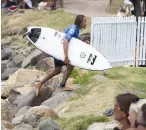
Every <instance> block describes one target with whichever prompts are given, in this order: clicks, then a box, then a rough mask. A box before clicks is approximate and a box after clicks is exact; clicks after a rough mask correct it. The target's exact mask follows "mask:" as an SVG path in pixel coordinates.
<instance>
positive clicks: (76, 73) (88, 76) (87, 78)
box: [71, 69, 96, 85]
mask: <svg viewBox="0 0 146 130" xmlns="http://www.w3.org/2000/svg"><path fill="white" fill-rule="evenodd" d="M95 74H96V73H95V72H94V71H88V72H87V73H85V74H84V75H80V70H79V69H74V70H73V72H72V74H71V77H72V78H74V83H75V84H81V85H84V84H88V83H90V82H91V80H92V78H93V76H94V75H95Z"/></svg>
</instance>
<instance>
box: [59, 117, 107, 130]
mask: <svg viewBox="0 0 146 130" xmlns="http://www.w3.org/2000/svg"><path fill="white" fill-rule="evenodd" d="M107 121H108V118H106V117H97V116H92V115H91V116H78V117H73V118H69V119H68V118H59V119H58V120H56V122H57V123H58V124H59V125H60V126H61V127H62V129H63V130H86V129H87V128H88V127H89V125H91V124H93V123H95V122H96V123H97V122H107Z"/></svg>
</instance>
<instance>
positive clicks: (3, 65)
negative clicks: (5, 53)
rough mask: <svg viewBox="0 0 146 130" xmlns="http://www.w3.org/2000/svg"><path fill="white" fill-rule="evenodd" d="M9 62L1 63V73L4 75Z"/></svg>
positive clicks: (3, 61)
mask: <svg viewBox="0 0 146 130" xmlns="http://www.w3.org/2000/svg"><path fill="white" fill-rule="evenodd" d="M8 62H9V60H2V61H1V73H3V72H4V71H5V69H6V68H7V64H8Z"/></svg>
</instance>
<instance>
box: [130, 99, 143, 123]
mask: <svg viewBox="0 0 146 130" xmlns="http://www.w3.org/2000/svg"><path fill="white" fill-rule="evenodd" d="M145 103H146V99H140V100H138V101H137V102H135V103H132V104H131V105H130V109H129V116H128V119H129V121H130V123H131V124H132V125H135V121H136V120H137V117H138V115H139V113H140V111H141V108H142V106H143V104H145Z"/></svg>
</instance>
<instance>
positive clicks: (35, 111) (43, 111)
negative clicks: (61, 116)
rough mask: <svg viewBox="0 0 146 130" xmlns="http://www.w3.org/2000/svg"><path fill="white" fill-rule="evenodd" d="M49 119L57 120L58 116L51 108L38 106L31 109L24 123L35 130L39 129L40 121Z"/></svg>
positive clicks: (25, 116)
mask: <svg viewBox="0 0 146 130" xmlns="http://www.w3.org/2000/svg"><path fill="white" fill-rule="evenodd" d="M47 118H51V119H56V118H58V115H57V113H56V112H54V111H53V110H52V109H50V108H49V107H45V106H36V107H32V108H30V109H29V110H28V111H27V112H26V113H25V115H24V118H23V121H24V123H27V124H30V125H31V126H32V127H33V128H36V127H38V124H39V122H40V121H42V120H45V119H47Z"/></svg>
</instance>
